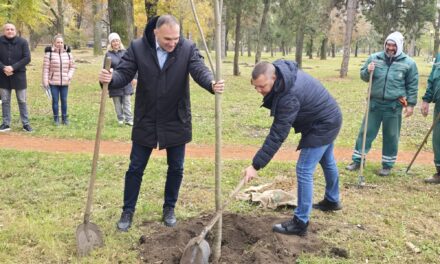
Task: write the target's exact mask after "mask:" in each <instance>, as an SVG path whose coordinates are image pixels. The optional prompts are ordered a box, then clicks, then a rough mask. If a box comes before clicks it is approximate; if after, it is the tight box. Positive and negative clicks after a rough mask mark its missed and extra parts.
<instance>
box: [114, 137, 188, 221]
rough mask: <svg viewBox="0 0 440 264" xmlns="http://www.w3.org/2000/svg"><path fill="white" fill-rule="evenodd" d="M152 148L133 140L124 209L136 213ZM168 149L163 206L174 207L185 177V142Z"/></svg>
mask: <svg viewBox="0 0 440 264" xmlns="http://www.w3.org/2000/svg"><path fill="white" fill-rule="evenodd" d="M152 151H153V149H152V148H149V147H145V146H142V145H139V144H136V143H135V142H133V145H132V148H131V154H130V165H129V166H128V170H127V172H126V173H125V187H124V206H123V207H122V210H123V211H124V212H125V211H128V212H132V213H134V211H135V207H136V202H137V200H138V196H139V190H140V187H141V183H142V176H143V175H144V170H145V167H146V166H147V163H148V160H149V158H150V155H151V152H152ZM166 151H167V164H168V171H167V179H166V183H165V199H164V204H163V207H172V208H174V207H175V205H176V202H177V198H178V196H179V189H180V185H181V183H182V178H183V163H184V159H185V144H183V145H180V146H176V147H170V148H167V149H166Z"/></svg>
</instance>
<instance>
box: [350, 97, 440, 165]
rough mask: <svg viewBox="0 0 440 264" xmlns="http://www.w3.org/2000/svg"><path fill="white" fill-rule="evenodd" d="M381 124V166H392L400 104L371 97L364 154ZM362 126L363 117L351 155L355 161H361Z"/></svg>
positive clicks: (363, 124)
mask: <svg viewBox="0 0 440 264" xmlns="http://www.w3.org/2000/svg"><path fill="white" fill-rule="evenodd" d="M381 124H382V137H383V142H382V166H383V167H384V168H392V167H393V166H394V163H395V162H396V158H397V151H398V146H399V138H400V127H401V125H402V105H401V104H400V103H399V102H398V101H382V100H375V99H371V101H370V108H369V112H368V124H367V125H368V126H367V135H366V139H365V154H367V153H368V152H369V151H370V149H371V144H372V142H373V140H374V139H375V138H376V136H377V133H378V132H379V128H380V126H381ZM364 127H365V117H364V120H363V122H362V126H361V129H360V131H359V135H358V137H357V140H356V146H355V149H354V152H353V156H352V159H353V161H354V162H357V163H360V162H361V153H362V138H363V134H364ZM439 130H440V129H439ZM439 132H440V131H439ZM439 161H440V160H439Z"/></svg>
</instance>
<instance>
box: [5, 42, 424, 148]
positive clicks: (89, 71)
mask: <svg viewBox="0 0 440 264" xmlns="http://www.w3.org/2000/svg"><path fill="white" fill-rule="evenodd" d="M73 54H74V56H75V58H76V59H81V61H85V62H87V63H84V62H83V63H79V62H77V71H76V72H75V75H74V78H73V81H72V84H71V86H70V89H69V97H68V105H69V110H68V112H69V115H70V119H71V126H70V127H68V128H66V127H62V126H61V127H54V126H53V125H52V111H51V104H50V102H49V100H48V99H47V98H46V97H45V95H44V93H43V92H42V89H41V88H40V83H41V66H42V57H43V54H42V48H41V47H38V48H37V50H36V52H33V53H32V63H31V65H30V66H29V67H28V80H29V81H28V82H29V89H28V102H29V112H30V117H31V123H32V125H33V127H34V128H35V133H34V136H37V137H58V138H77V139H93V138H94V137H95V130H96V122H97V117H98V111H99V102H100V91H101V90H100V87H99V85H98V81H97V75H98V72H99V70H100V68H101V67H102V57H94V56H93V55H92V54H91V51H90V50H75V51H74V52H73ZM231 56H232V53H229V57H227V58H226V59H225V63H224V64H223V67H224V69H223V76H224V79H225V80H226V85H227V87H226V92H225V93H224V95H223V96H222V99H223V100H222V126H223V142H224V144H240V145H260V144H261V143H262V141H263V140H264V137H265V136H266V134H267V133H268V131H269V127H270V124H271V122H272V119H271V118H269V111H268V110H267V109H264V108H260V105H261V100H262V98H261V96H260V95H259V94H257V93H256V92H255V90H254V88H253V86H251V85H250V72H251V70H252V65H253V60H254V58H253V57H247V56H243V57H241V58H240V60H241V64H240V71H241V76H233V75H232V63H231V62H232V57H231ZM262 59H263V60H269V61H273V60H275V58H270V57H269V56H268V55H267V54H263V57H262ZM287 59H293V55H289V56H288V57H287ZM365 59H366V55H362V56H360V57H358V58H354V57H352V58H351V59H350V68H349V75H348V77H347V78H346V79H340V78H338V76H339V68H340V63H341V58H340V57H336V58H329V59H328V60H326V61H321V60H319V59H317V58H315V59H312V60H310V59H307V58H304V62H303V65H304V66H303V67H304V69H305V71H306V72H308V73H310V74H311V75H312V76H314V77H316V78H318V79H319V80H320V81H321V82H322V83H323V84H324V85H325V87H327V88H328V90H329V91H330V92H331V94H332V95H333V96H334V97H335V98H336V100H337V101H338V102H339V104H340V106H341V109H342V112H343V117H344V125H343V128H342V130H341V133H340V136H339V137H338V139H337V141H336V144H337V146H341V147H350V148H351V147H353V145H354V141H355V138H356V136H357V133H358V131H359V127H360V125H361V119H362V116H363V113H364V109H365V97H366V91H367V83H365V82H363V81H361V80H360V78H359V69H360V66H361V65H362V64H363V61H364V60H365ZM415 59H416V61H417V62H418V67H419V71H420V84H419V86H420V91H419V94H420V96H419V98H421V95H422V94H423V93H424V91H425V87H426V80H427V76H428V74H429V71H430V69H431V66H430V65H429V64H427V63H426V62H424V61H423V58H421V57H420V58H419V57H417V58H415ZM191 90H192V92H191V101H192V102H191V103H192V113H193V143H194V144H213V142H214V131H215V130H214V125H215V123H214V121H213V120H214V96H211V95H210V94H209V93H207V92H206V91H205V90H204V89H201V88H200V87H199V86H198V85H196V84H194V82H192V85H191ZM133 102H134V97H133ZM12 108H13V110H12V114H13V124H12V126H13V128H18V127H20V121H19V116H18V110H17V106H16V103H15V102H13V104H12ZM430 122H431V118H424V117H422V116H421V114H420V113H419V109H418V108H417V109H416V113H415V115H414V116H413V117H411V118H409V119H405V120H404V121H403V125H402V133H401V134H402V135H401V142H400V148H401V149H406V150H408V149H415V148H416V146H417V145H418V144H419V143H420V141H421V139H422V138H423V135H424V134H425V133H426V131H427V130H428V129H429V126H430ZM105 127H106V129H105V130H104V132H103V136H102V137H103V139H105V140H115V141H129V140H130V129H129V128H128V127H119V126H118V125H117V122H116V116H115V113H114V108H113V103H112V102H111V100H110V99H109V100H107V105H106V123H105ZM298 139H299V136H298V135H294V133H291V135H290V137H289V138H288V140H287V142H286V145H289V146H296V144H297V143H298ZM381 141H382V139H381V136H379V137H378V139H377V140H376V142H377V143H376V144H374V146H373V148H380V147H381ZM429 148H430V146H428V149H429Z"/></svg>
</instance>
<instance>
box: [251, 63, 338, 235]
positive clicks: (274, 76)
mask: <svg viewBox="0 0 440 264" xmlns="http://www.w3.org/2000/svg"><path fill="white" fill-rule="evenodd" d="M252 85H254V86H255V89H256V90H257V92H258V93H260V94H261V95H263V96H264V98H263V106H264V107H266V108H268V109H270V115H271V116H273V118H274V119H273V123H272V126H271V128H270V132H269V135H268V136H267V137H266V140H265V141H264V144H263V146H262V147H261V149H260V150H259V151H258V152H257V153H256V155H255V156H254V158H253V161H252V165H251V166H249V167H247V168H246V169H245V172H244V174H245V180H246V182H248V181H250V180H251V179H252V178H254V177H256V176H257V171H258V170H259V169H261V168H264V167H265V166H266V165H267V164H268V163H269V162H270V160H271V159H272V157H273V156H274V155H275V153H276V152H277V151H278V149H279V148H280V147H281V144H282V143H283V142H284V140H285V139H286V138H287V136H288V135H289V132H290V129H291V128H292V127H293V128H294V129H295V133H301V140H300V142H299V144H298V150H301V152H300V155H299V159H298V162H297V165H296V175H297V181H298V207H296V208H295V211H294V216H293V218H292V219H290V220H289V221H286V222H283V223H281V224H276V225H274V226H273V231H274V232H278V233H283V234H288V235H299V236H303V235H305V234H306V233H307V227H308V224H309V216H310V212H311V210H312V198H313V173H314V171H315V168H316V165H317V164H318V163H320V164H321V167H322V169H323V170H324V177H325V181H326V188H325V196H324V199H323V200H322V201H320V202H319V203H317V204H314V205H313V208H315V209H319V210H322V211H335V210H340V209H341V208H342V207H341V204H340V201H339V173H338V168H337V166H336V162H335V159H334V156H333V147H334V146H333V142H334V140H335V139H336V136H337V135H338V133H339V130H340V128H341V124H342V114H341V111H340V109H339V106H338V104H337V103H336V101H335V100H334V99H333V97H332V96H331V95H330V94H329V93H328V91H327V90H326V89H325V88H324V87H323V86H322V84H321V83H320V82H319V81H318V80H316V79H314V78H313V77H311V76H310V75H308V74H307V73H305V72H303V71H301V70H299V69H298V68H297V64H296V63H295V62H293V61H286V60H277V61H275V62H274V63H273V64H272V63H268V62H260V63H258V64H257V65H255V68H254V70H253V72H252Z"/></svg>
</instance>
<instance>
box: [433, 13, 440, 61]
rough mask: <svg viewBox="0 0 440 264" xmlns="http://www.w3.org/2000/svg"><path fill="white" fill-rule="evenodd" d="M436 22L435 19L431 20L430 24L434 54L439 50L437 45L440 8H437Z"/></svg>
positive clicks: (438, 41) (438, 44)
mask: <svg viewBox="0 0 440 264" xmlns="http://www.w3.org/2000/svg"><path fill="white" fill-rule="evenodd" d="M436 16H437V20H438V21H437V23H435V22H436V21H433V22H432V25H433V26H434V54H435V55H436V54H438V52H439V46H440V39H439V37H440V36H439V31H440V9H438V8H437V14H436Z"/></svg>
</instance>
